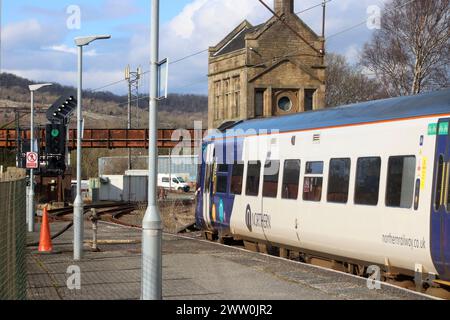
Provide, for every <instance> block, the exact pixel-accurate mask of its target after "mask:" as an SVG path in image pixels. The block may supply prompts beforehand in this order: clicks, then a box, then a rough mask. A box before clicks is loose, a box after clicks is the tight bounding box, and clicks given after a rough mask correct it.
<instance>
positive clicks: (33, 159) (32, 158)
mask: <svg viewBox="0 0 450 320" xmlns="http://www.w3.org/2000/svg"><path fill="white" fill-rule="evenodd" d="M38 161H39V160H38V154H37V153H36V152H27V169H37V168H38V167H39V162H38Z"/></svg>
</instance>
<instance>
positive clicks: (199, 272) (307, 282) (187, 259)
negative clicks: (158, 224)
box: [27, 221, 430, 300]
mask: <svg viewBox="0 0 450 320" xmlns="http://www.w3.org/2000/svg"><path fill="white" fill-rule="evenodd" d="M66 225H67V222H59V221H58V222H55V223H52V224H51V229H52V232H53V233H54V232H57V231H58V230H60V229H63V228H64V226H66ZM38 227H39V226H38ZM85 228H86V230H85V239H89V238H90V235H91V229H90V224H89V223H88V222H86V223H85ZM38 230H39V229H38ZM38 237H39V234H38V233H35V234H33V235H29V236H28V242H29V243H31V242H34V241H37V240H38ZM140 238H141V231H140V230H139V229H136V228H128V227H124V226H120V225H116V224H112V223H106V222H99V225H98V239H99V244H98V246H99V249H100V252H92V251H91V250H89V246H88V243H87V244H86V251H85V256H84V259H83V260H82V261H81V262H74V261H73V260H72V239H73V233H72V229H69V231H67V232H65V233H64V234H63V235H62V236H61V237H59V238H58V239H56V240H54V241H53V249H54V251H56V253H54V254H49V255H41V254H38V253H37V247H29V248H28V250H27V272H28V283H27V296H28V299H30V300H93V299H95V300H110V299H111V300H112V299H114V300H136V299H139V297H140V277H141V275H140V272H141V267H140V265H141V252H140V250H141V243H140ZM77 270H79V280H80V282H79V285H80V286H79V288H77V287H76V281H73V280H74V278H73V275H74V273H73V272H74V271H75V272H77ZM68 282H69V285H68ZM163 298H164V299H166V300H280V299H287V300H330V299H333V300H350V299H363V300H365V299H371V300H372V299H383V300H404V299H430V297H428V296H425V295H420V294H416V293H414V292H411V291H407V290H403V289H400V288H397V287H394V286H391V285H387V284H382V285H381V289H378V290H377V289H372V290H371V289H369V288H368V287H367V280H366V279H362V278H357V277H354V276H350V275H347V274H343V273H339V272H334V271H330V270H326V269H322V268H319V267H315V266H311V265H305V264H302V263H298V262H294V261H289V260H284V259H281V258H277V257H273V256H268V255H263V254H260V253H254V252H249V251H245V250H243V249H240V248H236V247H227V246H224V245H220V244H217V243H212V242H207V241H204V240H201V239H198V238H197V239H195V238H192V237H186V236H176V235H170V234H164V238H163Z"/></svg>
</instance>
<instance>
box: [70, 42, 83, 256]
mask: <svg viewBox="0 0 450 320" xmlns="http://www.w3.org/2000/svg"><path fill="white" fill-rule="evenodd" d="M82 72H83V46H81V45H79V46H78V90H77V189H76V190H77V196H76V198H75V202H74V203H73V207H74V210H73V213H74V215H73V222H74V227H73V234H74V239H73V259H74V260H75V261H79V260H81V259H82V258H83V233H84V226H83V223H84V221H83V199H82V197H81V138H82V132H81V130H82V127H83V118H82V111H81V99H82V95H81V90H82V85H83V75H82Z"/></svg>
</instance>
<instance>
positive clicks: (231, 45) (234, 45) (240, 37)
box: [214, 23, 265, 57]
mask: <svg viewBox="0 0 450 320" xmlns="http://www.w3.org/2000/svg"><path fill="white" fill-rule="evenodd" d="M264 25H265V24H264V23H263V24H260V25H258V26H255V27H250V28H245V29H243V30H241V31H240V32H239V33H238V34H237V35H236V36H235V37H234V38H233V39H231V41H229V42H228V43H227V44H225V46H223V47H222V48H221V49H220V50H218V51H217V52H216V53H215V54H214V56H216V57H217V56H220V55H223V54H227V53H230V52H233V51H237V50H240V49H244V48H245V36H246V35H247V34H249V33H252V32H255V31H257V30H258V29H259V28H261V27H262V26H264Z"/></svg>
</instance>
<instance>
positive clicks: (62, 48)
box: [42, 44, 98, 57]
mask: <svg viewBox="0 0 450 320" xmlns="http://www.w3.org/2000/svg"><path fill="white" fill-rule="evenodd" d="M42 49H44V50H50V51H56V52H62V53H69V54H73V55H76V54H77V48H75V47H69V46H67V45H65V44H60V45H53V46H49V47H43V48H42ZM97 55H98V54H97V51H96V50H95V49H94V50H87V51H84V52H83V56H87V57H96V56H97Z"/></svg>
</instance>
